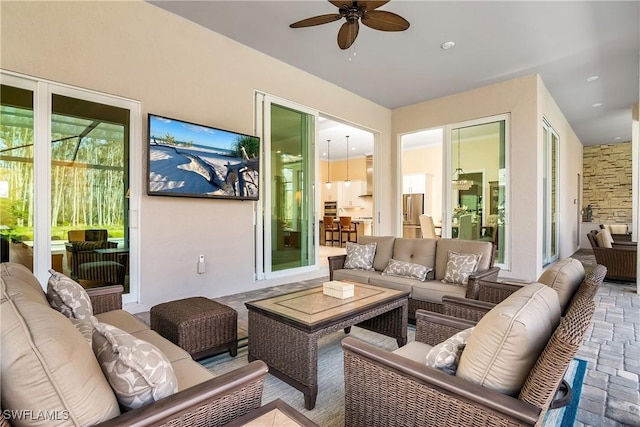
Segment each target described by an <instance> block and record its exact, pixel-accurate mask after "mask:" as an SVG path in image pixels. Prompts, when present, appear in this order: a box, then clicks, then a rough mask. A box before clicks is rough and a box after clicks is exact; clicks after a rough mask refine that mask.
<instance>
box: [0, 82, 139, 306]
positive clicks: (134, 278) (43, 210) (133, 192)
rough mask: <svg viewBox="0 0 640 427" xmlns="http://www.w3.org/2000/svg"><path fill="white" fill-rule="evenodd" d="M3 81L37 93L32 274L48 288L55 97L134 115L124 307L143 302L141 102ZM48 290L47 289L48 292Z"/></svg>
mask: <svg viewBox="0 0 640 427" xmlns="http://www.w3.org/2000/svg"><path fill="white" fill-rule="evenodd" d="M0 81H1V82H2V84H4V85H10V86H15V87H18V88H22V89H26V90H30V91H32V92H33V94H34V95H33V96H34V98H33V99H34V105H33V123H34V130H33V134H34V135H33V146H34V151H33V169H34V177H33V179H34V190H33V191H34V218H33V224H34V236H33V239H34V248H33V273H34V275H35V276H36V277H37V278H38V280H39V281H40V283H41V284H46V283H47V281H48V279H49V272H48V270H49V268H51V246H50V242H51V116H52V111H51V110H52V97H53V95H54V94H56V95H62V96H67V97H71V98H77V99H81V100H86V101H90V102H95V103H101V104H105V105H112V106H116V107H120V108H124V109H127V110H129V111H130V127H129V141H130V147H129V176H130V180H129V189H130V197H129V230H130V234H129V247H130V254H129V268H130V274H129V276H130V291H129V293H128V294H124V295H123V297H122V302H123V303H124V304H128V303H135V302H138V301H139V299H140V298H139V293H140V289H139V283H140V267H139V265H140V236H139V225H140V221H139V218H140V196H141V190H142V180H141V174H140V172H141V170H140V169H141V167H142V143H141V139H142V127H141V126H142V125H141V123H142V119H141V117H140V115H141V108H140V103H139V102H138V101H134V100H131V99H126V98H122V97H119V96H115V95H109V94H105V93H100V92H96V91H92V90H87V89H80V88H75V87H73V86H69V85H65V84H61V83H57V82H53V81H48V80H45V79H39V78H35V77H30V76H25V75H21V74H18V73H13V72H10V71H5V70H0ZM45 289H46V288H45Z"/></svg>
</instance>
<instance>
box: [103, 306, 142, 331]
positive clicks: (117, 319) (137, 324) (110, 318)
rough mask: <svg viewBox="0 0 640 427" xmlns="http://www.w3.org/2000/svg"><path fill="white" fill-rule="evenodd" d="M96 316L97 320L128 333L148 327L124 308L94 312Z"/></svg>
mask: <svg viewBox="0 0 640 427" xmlns="http://www.w3.org/2000/svg"><path fill="white" fill-rule="evenodd" d="M96 318H97V319H98V321H99V322H102V323H107V324H109V325H112V326H115V327H116V328H118V329H122V330H123V331H125V332H129V333H130V334H134V333H136V332H139V331H144V330H147V329H149V327H148V326H147V325H145V324H144V323H142V322H141V321H140V320H139V319H138V318H137V317H136V316H134V315H133V314H131V313H129V312H127V311H124V310H112V311H107V312H105V313H100V314H96Z"/></svg>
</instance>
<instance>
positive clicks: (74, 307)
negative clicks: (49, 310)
mask: <svg viewBox="0 0 640 427" xmlns="http://www.w3.org/2000/svg"><path fill="white" fill-rule="evenodd" d="M49 273H51V277H49V282H48V283H47V300H49V305H51V307H53V308H55V309H56V310H58V311H59V312H60V313H62V314H64V315H65V316H67V317H68V318H70V319H80V320H82V319H90V318H91V316H93V305H92V304H91V298H89V295H88V294H87V291H85V290H84V288H83V287H82V285H80V284H79V283H78V282H76V281H74V280H73V279H70V278H69V277H67V276H65V275H64V274H62V273H59V272H57V271H55V270H49Z"/></svg>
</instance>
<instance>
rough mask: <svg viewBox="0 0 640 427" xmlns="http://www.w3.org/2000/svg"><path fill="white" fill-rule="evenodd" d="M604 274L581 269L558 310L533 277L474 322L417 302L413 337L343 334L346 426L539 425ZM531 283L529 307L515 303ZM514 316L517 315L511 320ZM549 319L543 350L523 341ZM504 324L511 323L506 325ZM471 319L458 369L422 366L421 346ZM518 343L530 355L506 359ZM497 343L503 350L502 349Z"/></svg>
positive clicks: (577, 344) (580, 335)
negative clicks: (508, 387) (384, 341)
mask: <svg viewBox="0 0 640 427" xmlns="http://www.w3.org/2000/svg"><path fill="white" fill-rule="evenodd" d="M603 275H604V271H603V269H601V268H598V269H595V270H594V271H593V272H591V273H590V274H589V275H587V277H586V278H585V280H584V281H583V282H582V284H581V285H580V288H579V290H578V291H577V292H576V293H575V295H574V297H573V299H572V300H571V303H570V305H569V309H568V310H567V313H566V315H565V316H564V317H562V318H560V310H559V302H555V305H556V308H555V309H553V305H554V303H553V295H557V294H556V293H554V292H553V291H552V290H551V289H550V288H549V287H548V286H546V285H542V284H538V283H534V284H531V285H529V286H528V287H526V288H522V289H521V290H519V291H518V292H516V293H514V294H513V295H511V296H509V298H507V299H506V300H505V301H503V302H502V303H500V304H499V305H498V306H496V307H495V308H493V309H492V310H493V315H491V314H489V313H490V312H488V313H487V315H486V317H485V318H483V319H482V320H481V321H479V322H475V321H471V320H467V319H458V318H454V317H450V316H447V315H443V314H438V313H432V312H427V311H423V310H419V311H418V312H417V313H416V317H417V319H416V320H417V322H416V339H415V341H412V342H410V343H408V344H407V346H405V347H406V348H405V347H402V348H400V349H398V350H395V351H394V352H388V351H385V350H382V349H379V348H377V347H375V346H373V345H370V344H368V343H365V342H362V341H359V340H357V339H355V338H352V337H347V338H345V339H344V340H343V341H342V346H343V349H344V359H345V362H344V370H345V405H346V407H345V426H365V425H377V426H388V425H412V426H445V425H473V426H522V425H529V426H533V425H541V424H542V420H543V419H544V416H545V414H546V411H547V410H548V409H549V407H550V405H551V403H552V401H553V399H554V396H555V395H556V392H557V389H558V387H559V385H560V384H561V381H562V379H563V377H564V374H565V372H566V369H567V367H568V365H569V363H570V361H571V360H572V359H573V357H574V355H575V353H576V352H577V350H578V348H579V347H580V345H581V344H582V338H583V336H584V333H585V332H586V330H587V328H588V327H589V324H590V323H591V318H592V316H593V312H594V310H595V304H594V301H593V294H594V293H595V291H594V289H595V290H597V287H598V284H599V283H601V282H602V278H603ZM531 287H535V288H533V291H534V292H535V293H538V292H540V293H541V294H542V295H544V299H543V300H542V303H538V304H536V305H533V306H532V307H531V308H529V307H527V306H525V305H522V306H517V305H515V306H514V305H513V300H514V298H515V299H516V300H517V299H518V298H520V299H522V293H523V291H524V292H526V291H528V288H531ZM529 293H530V294H531V292H529ZM555 298H556V301H557V296H556V297H555ZM516 302H517V301H516ZM509 310H511V311H509ZM513 313H518V314H517V315H516V314H513ZM543 313H544V315H543ZM515 316H518V319H517V321H515V322H513V323H511V321H512V320H513V319H515V318H516V317H515ZM558 319H560V320H558ZM538 322H540V324H538ZM549 322H551V323H552V324H554V325H557V327H552V334H551V336H550V338H547V341H544V342H543V349H542V351H538V350H537V349H533V350H530V349H529V348H526V346H527V345H528V344H529V343H530V342H531V341H532V339H531V336H532V335H531V334H534V335H538V334H539V332H538V331H539V330H545V333H546V330H548V326H549V325H548V324H549ZM501 323H502V325H501ZM505 323H506V324H505ZM508 325H513V326H514V327H515V328H518V331H515V330H514V332H513V333H511V332H510V326H508ZM473 326H475V330H474V331H473V332H472V333H471V335H470V336H469V338H468V340H467V343H466V346H464V347H462V349H463V350H462V354H461V356H460V359H459V364H458V370H457V372H455V373H454V374H449V373H445V372H443V371H442V370H440V369H435V368H432V367H430V366H427V364H426V363H425V362H426V358H425V354H427V353H428V351H429V350H430V349H431V348H432V346H435V345H437V344H438V343H441V342H443V341H445V340H446V339H448V338H449V337H451V336H452V335H454V334H456V333H458V332H460V331H463V330H465V329H467V328H470V327H473ZM522 328H524V330H525V331H526V333H523V329H522ZM496 331H500V332H496ZM503 333H504V335H503ZM542 336H543V337H544V336H545V335H542ZM523 337H524V338H523ZM472 338H473V341H472ZM535 339H536V340H539V339H540V336H539V335H538V336H536V337H535ZM494 344H495V345H494ZM521 346H525V348H524V350H522V349H521V352H523V353H524V354H523V356H524V357H525V358H526V357H533V358H534V359H533V361H531V360H529V362H527V363H522V364H521V363H519V359H516V360H506V359H505V357H506V358H513V357H514V356H513V354H512V352H513V351H514V350H515V351H517V350H518V349H520V347H521ZM488 349H491V350H488ZM494 349H498V350H495V351H494ZM500 349H505V351H504V352H502V354H501V353H499V351H501V350H500ZM467 352H471V353H472V354H471V355H469V354H465V353H467ZM505 352H506V356H505ZM465 358H466V359H465ZM481 360H482V363H485V362H486V361H487V360H489V362H488V363H490V365H488V366H479V365H481V362H479V361H481ZM505 361H506V363H505V364H503V363H504V362H505ZM464 364H466V365H467V366H466V367H464ZM469 365H470V366H469ZM463 369H465V372H462V373H461V371H462V370H463ZM474 369H475V370H476V371H479V373H480V375H479V376H478V372H476V373H475V376H476V377H475V378H474V373H473V370H474ZM485 369H486V370H485ZM470 370H471V371H472V374H469V371H470ZM484 375H486V376H484ZM496 377H506V378H507V380H508V381H510V378H513V377H518V378H520V380H519V381H521V382H522V386H521V388H519V389H517V390H516V391H515V392H514V391H513V390H512V391H511V392H509V393H505V392H502V391H498V389H499V386H500V385H501V383H500V381H501V379H500V378H498V379H496ZM478 378H480V379H478Z"/></svg>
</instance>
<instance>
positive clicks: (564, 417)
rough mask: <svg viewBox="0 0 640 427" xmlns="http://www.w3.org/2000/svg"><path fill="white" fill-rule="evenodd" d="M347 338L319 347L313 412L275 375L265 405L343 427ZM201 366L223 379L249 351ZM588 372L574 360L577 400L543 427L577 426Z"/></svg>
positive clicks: (571, 372) (376, 337)
mask: <svg viewBox="0 0 640 427" xmlns="http://www.w3.org/2000/svg"><path fill="white" fill-rule="evenodd" d="M350 335H351V336H353V337H356V338H358V339H361V340H363V341H366V342H368V343H370V344H373V345H375V346H377V347H380V348H384V349H386V350H394V349H396V348H397V344H396V341H395V339H393V338H389V337H385V336H383V335H380V334H377V333H374V332H370V331H367V330H365V329H361V328H358V327H353V328H352V329H351V333H350ZM408 335H409V337H408V338H409V341H413V340H414V338H415V328H414V327H413V326H412V325H410V327H409V331H408ZM345 336H346V335H345V333H344V332H343V331H338V332H335V333H333V334H330V335H327V336H325V337H323V338H321V339H320V342H319V343H318V383H319V384H318V399H317V402H316V407H315V408H314V409H313V410H311V411H308V410H306V409H305V408H304V398H303V395H302V392H300V391H298V390H296V389H294V388H293V387H291V386H290V385H288V384H286V383H284V382H283V381H280V380H279V379H277V378H276V377H274V376H272V375H267V379H266V381H265V386H264V392H263V397H262V403H263V405H264V404H266V403H268V402H271V401H272V400H275V399H282V400H284V401H285V402H287V403H288V404H289V405H291V406H292V407H293V408H295V409H296V410H297V411H299V412H300V413H302V414H304V415H305V416H306V417H307V418H309V419H311V420H312V421H314V422H315V423H317V424H319V425H320V426H322V427H334V426H335V427H337V426H343V425H344V359H343V353H342V346H341V345H340V342H341V341H342V339H343V338H344V337H345ZM200 363H201V364H202V365H204V366H205V367H206V368H207V369H209V371H211V372H212V373H213V374H214V375H216V376H218V375H221V374H223V373H225V372H228V371H231V370H233V369H236V368H239V367H241V366H244V365H246V364H247V363H248V362H247V347H246V346H243V347H241V348H240V349H238V355H237V356H236V357H235V358H233V357H231V356H229V354H228V353H225V354H221V355H218V356H213V357H210V358H207V359H203V360H201V361H200ZM585 371H586V362H585V361H584V360H579V359H574V360H573V361H572V363H571V364H570V365H569V368H568V370H567V374H566V376H565V379H566V380H567V382H568V383H569V384H571V385H572V389H573V399H572V401H571V403H570V404H569V405H568V406H566V407H564V408H558V409H553V410H551V411H549V413H548V415H547V417H546V419H545V422H544V424H543V425H544V426H545V427H565V426H573V425H574V421H575V417H576V411H577V409H578V404H579V401H580V392H581V390H582V381H583V379H584V376H585ZM372 427H373V426H372Z"/></svg>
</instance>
